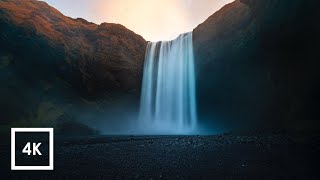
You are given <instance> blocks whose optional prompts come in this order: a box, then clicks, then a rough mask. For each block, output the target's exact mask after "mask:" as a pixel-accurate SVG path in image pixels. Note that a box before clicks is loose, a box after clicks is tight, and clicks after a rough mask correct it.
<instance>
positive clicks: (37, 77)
mask: <svg viewBox="0 0 320 180" xmlns="http://www.w3.org/2000/svg"><path fill="white" fill-rule="evenodd" d="M0 29H1V31H0V32H1V34H0V73H1V75H0V77H1V79H0V83H1V92H0V93H1V95H0V99H1V103H0V104H1V105H0V106H1V108H0V109H1V123H4V124H6V122H13V121H29V120H26V119H37V118H35V116H41V115H40V114H41V112H38V111H41V110H39V109H41V108H44V109H48V111H51V110H50V108H53V109H54V110H53V111H56V112H55V113H54V115H52V116H55V117H51V119H57V118H59V117H60V116H61V115H65V113H66V112H69V113H68V114H72V113H73V114H76V111H79V109H78V108H71V109H73V110H66V109H70V108H69V107H68V105H69V106H72V105H74V104H78V105H79V104H80V105H81V107H83V106H85V107H87V106H91V107H92V106H94V109H97V108H99V107H100V108H102V107H101V106H100V105H101V103H103V102H105V101H108V99H112V98H113V97H114V94H121V93H122V94H125V93H131V94H134V96H136V97H138V94H139V91H140V90H139V89H140V86H141V79H142V78H141V76H142V66H143V61H144V52H145V48H146V44H147V42H146V41H145V40H144V39H143V38H142V37H141V36H140V35H137V34H135V33H134V32H132V31H130V30H129V29H127V28H125V27H124V26H122V25H120V24H111V23H102V24H100V25H97V24H94V23H91V22H88V21H86V20H84V19H81V18H78V19H72V18H69V17H66V16H64V15H63V14H62V13H60V12H59V11H58V10H56V9H54V8H53V7H50V6H49V5H48V4H46V3H45V2H41V1H37V0H2V1H0ZM49 104H50V105H49ZM92 104H94V105H92ZM47 106H48V107H47ZM58 109H59V110H58ZM43 111H45V110H43ZM51 112H52V111H51ZM43 116H46V118H47V117H48V116H50V115H49V113H48V112H43ZM71 116H72V115H71ZM64 117H66V116H64ZM68 117H69V115H68ZM38 118H39V119H41V118H43V119H46V118H44V117H38ZM43 121H45V120H43Z"/></svg>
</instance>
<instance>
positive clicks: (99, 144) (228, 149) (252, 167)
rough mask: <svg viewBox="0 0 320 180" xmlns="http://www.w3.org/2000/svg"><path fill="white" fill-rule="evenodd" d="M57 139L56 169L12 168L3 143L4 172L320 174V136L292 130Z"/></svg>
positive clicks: (309, 176)
mask: <svg viewBox="0 0 320 180" xmlns="http://www.w3.org/2000/svg"><path fill="white" fill-rule="evenodd" d="M55 139H56V140H55V148H54V149H55V153H54V154H55V157H54V159H55V160H54V171H10V164H9V162H10V154H8V151H10V149H8V148H7V147H8V146H7V145H5V144H1V146H0V147H1V149H0V155H1V159H2V160H4V161H3V163H1V164H2V167H1V171H2V172H1V174H2V175H4V174H5V175H7V176H11V177H26V176H37V177H40V176H46V177H53V176H73V177H75V176H81V177H84V176H87V177H91V176H99V177H108V178H119V179H122V178H147V179H150V178H153V179H161V178H165V179H167V178H169V179H172V178H174V179H188V178H193V177H199V176H201V177H204V178H223V179H233V178H236V179H237V178H238V177H240V178H246V179H274V178H280V179H283V178H285V179H319V177H320V172H319V167H320V166H319V165H318V164H319V157H320V156H319V152H320V151H319V144H318V142H319V141H317V140H318V139H317V140H315V141H314V142H312V141H311V142H308V143H306V142H305V141H299V140H297V138H292V137H290V136H287V135H250V136H235V135H220V136H117V137H111V136H95V137H85V138H81V137H78V138H61V137H56V138H55ZM9 148H10V147H9ZM2 160H1V161H2ZM90 179H92V178H90Z"/></svg>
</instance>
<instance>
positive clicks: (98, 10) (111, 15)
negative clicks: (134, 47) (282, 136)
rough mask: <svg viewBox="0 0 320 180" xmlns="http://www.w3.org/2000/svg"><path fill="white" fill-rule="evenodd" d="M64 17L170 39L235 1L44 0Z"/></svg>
mask: <svg viewBox="0 0 320 180" xmlns="http://www.w3.org/2000/svg"><path fill="white" fill-rule="evenodd" d="M43 1H45V2H47V3H48V4H49V5H51V6H53V7H55V8H56V9H58V10H59V11H61V12H62V13H63V14H64V15H66V16H69V17H72V18H78V17H81V18H83V19H86V20H88V21H90V22H94V23H97V24H100V23H102V22H107V23H118V24H122V25H124V26H126V27H127V28H128V29H130V30H132V31H134V32H135V33H137V34H140V35H141V36H142V37H144V39H146V40H147V41H161V40H171V39H174V38H176V37H177V36H178V35H179V34H181V33H184V32H189V31H192V30H193V29H194V28H195V27H196V26H197V25H199V24H201V23H202V22H204V21H205V20H206V19H207V18H208V17H209V16H210V15H212V14H213V13H214V12H216V11H217V10H219V9H220V8H221V7H223V6H224V5H225V4H227V3H230V2H232V1H233V0H43Z"/></svg>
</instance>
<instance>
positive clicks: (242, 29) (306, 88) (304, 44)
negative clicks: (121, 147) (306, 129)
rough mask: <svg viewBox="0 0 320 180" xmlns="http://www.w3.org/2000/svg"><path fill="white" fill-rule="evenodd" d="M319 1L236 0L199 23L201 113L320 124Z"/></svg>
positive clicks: (246, 120) (257, 122)
mask: <svg viewBox="0 0 320 180" xmlns="http://www.w3.org/2000/svg"><path fill="white" fill-rule="evenodd" d="M318 5H319V3H318V2H316V1H308V2H306V1H302V0H293V1H282V0H262V1H258V0H256V1H255V0H241V1H240V0H236V1H234V2H233V3H231V4H228V5H226V6H225V7H223V8H222V9H221V10H220V11H218V12H216V13H215V14H213V15H212V16H211V17H209V18H208V19H207V20H206V21H205V22H204V23H202V24H200V25H199V26H198V27H197V28H196V29H195V30H194V47H195V56H196V63H197V75H198V100H199V111H200V117H201V118H202V119H215V121H216V123H222V121H224V120H228V121H224V122H228V123H230V124H232V125H233V126H235V127H243V128H247V127H257V126H258V127H259V126H260V127H264V128H266V127H269V128H285V129H297V128H300V127H302V126H304V125H310V124H314V123H315V124H319V121H316V120H318V119H319V114H318V110H317V109H318V108H319V106H318V105H317V104H318V103H317V102H318V101H319V100H320V97H319V93H318V92H319V90H320V87H319V81H320V73H319V71H318V69H319V67H320V63H319V61H318V59H319V55H318V53H317V47H318V45H317V43H316V42H318V40H319V32H320V31H319V30H320V29H319V25H318V23H316V22H317V19H318V18H319V17H320V16H319V11H318V10H316V7H318ZM219 119H221V121H220V122H219Z"/></svg>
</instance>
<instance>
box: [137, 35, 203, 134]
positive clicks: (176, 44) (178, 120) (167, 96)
mask: <svg viewBox="0 0 320 180" xmlns="http://www.w3.org/2000/svg"><path fill="white" fill-rule="evenodd" d="M195 96H196V92H195V70H194V55H193V44H192V32H189V33H185V34H181V35H180V36H179V37H178V38H176V39H174V40H172V41H161V42H149V43H148V45H147V50H146V55H145V63H144V72H143V84H142V92H141V102H140V114H139V121H140V123H141V124H142V126H143V127H144V128H147V129H149V130H150V131H151V132H155V133H157V132H160V133H188V132H190V131H192V130H193V129H194V128H195V126H196V123H197V110H196V97H195Z"/></svg>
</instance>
